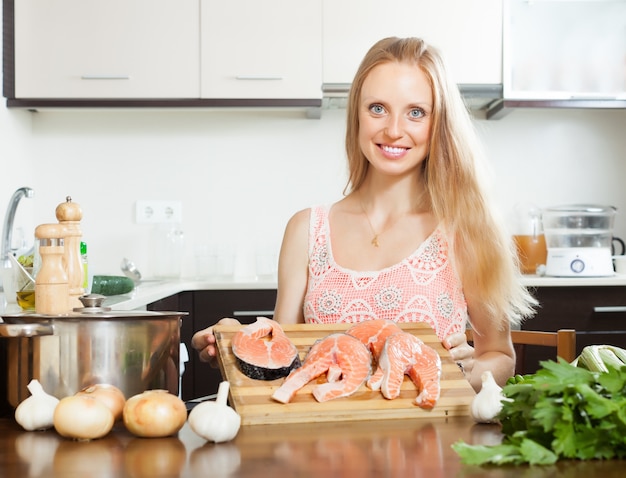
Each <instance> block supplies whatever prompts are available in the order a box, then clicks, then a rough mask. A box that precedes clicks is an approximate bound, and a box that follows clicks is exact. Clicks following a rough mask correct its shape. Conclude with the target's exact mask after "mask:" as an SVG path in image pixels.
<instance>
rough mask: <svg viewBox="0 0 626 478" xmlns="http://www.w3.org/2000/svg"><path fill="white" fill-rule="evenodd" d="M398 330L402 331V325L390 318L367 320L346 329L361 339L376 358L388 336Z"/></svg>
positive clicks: (376, 358)
mask: <svg viewBox="0 0 626 478" xmlns="http://www.w3.org/2000/svg"><path fill="white" fill-rule="evenodd" d="M398 332H402V329H401V328H400V326H399V325H398V324H396V323H395V322H393V321H392V320H388V319H372V320H365V321H363V322H359V323H358V324H356V325H353V326H352V327H350V328H349V329H348V330H347V331H346V333H347V334H350V335H352V336H353V337H356V338H357V339H359V340H360V341H361V342H362V343H363V345H365V346H366V347H367V348H368V349H369V350H370V352H372V355H373V356H374V359H375V360H378V357H380V353H381V352H382V350H383V347H384V345H385V341H386V340H387V337H389V336H390V335H392V334H395V333H398Z"/></svg>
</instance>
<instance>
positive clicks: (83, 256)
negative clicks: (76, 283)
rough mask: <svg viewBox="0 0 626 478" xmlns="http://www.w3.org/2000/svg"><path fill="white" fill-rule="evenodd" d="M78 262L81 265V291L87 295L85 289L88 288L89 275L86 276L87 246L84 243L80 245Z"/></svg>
mask: <svg viewBox="0 0 626 478" xmlns="http://www.w3.org/2000/svg"><path fill="white" fill-rule="evenodd" d="M80 262H81V263H82V265H83V285H82V287H83V289H84V290H85V293H87V289H88V288H89V275H88V266H87V264H88V263H87V244H85V243H84V242H81V243H80Z"/></svg>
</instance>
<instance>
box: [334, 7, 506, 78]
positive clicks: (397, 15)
mask: <svg viewBox="0 0 626 478" xmlns="http://www.w3.org/2000/svg"><path fill="white" fill-rule="evenodd" d="M387 36H399V37H407V36H415V37H420V38H423V39H425V40H426V41H428V42H429V43H431V44H432V45H434V46H436V47H437V48H439V49H440V50H441V51H442V53H443V55H444V57H445V58H446V61H447V64H448V66H449V70H450V72H451V75H452V78H453V80H454V81H455V82H456V83H462V84H501V83H502V4H501V0H472V1H467V0H437V1H433V0H324V49H323V55H324V56H323V58H324V83H351V82H352V79H353V76H354V74H355V72H356V70H357V68H358V65H359V63H360V61H361V59H362V58H363V56H364V55H365V53H366V52H367V50H368V49H369V47H370V46H372V45H373V44H374V43H375V42H376V41H377V40H380V39H382V38H384V37H387Z"/></svg>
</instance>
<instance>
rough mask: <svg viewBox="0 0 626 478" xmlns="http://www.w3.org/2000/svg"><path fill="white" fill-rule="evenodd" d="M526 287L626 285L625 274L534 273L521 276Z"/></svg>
mask: <svg viewBox="0 0 626 478" xmlns="http://www.w3.org/2000/svg"><path fill="white" fill-rule="evenodd" d="M522 284H524V285H525V286H527V287H586V286H626V274H615V275H612V276H609V277H548V276H539V275H534V274H529V275H524V276H522Z"/></svg>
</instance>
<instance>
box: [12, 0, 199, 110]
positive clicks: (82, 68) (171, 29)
mask: <svg viewBox="0 0 626 478" xmlns="http://www.w3.org/2000/svg"><path fill="white" fill-rule="evenodd" d="M14 5H15V22H14V31H15V97H16V98H198V97H199V91H200V85H199V83H200V80H199V78H200V75H199V69H200V66H199V62H198V57H199V47H200V46H199V45H200V42H199V36H200V30H199V0H16V1H15V2H14Z"/></svg>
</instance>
